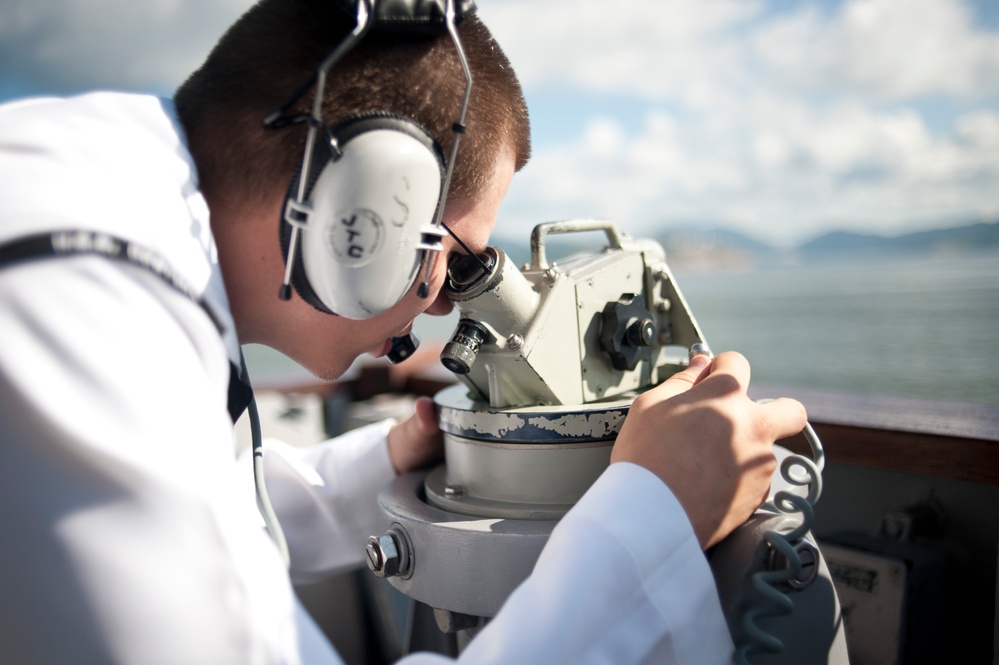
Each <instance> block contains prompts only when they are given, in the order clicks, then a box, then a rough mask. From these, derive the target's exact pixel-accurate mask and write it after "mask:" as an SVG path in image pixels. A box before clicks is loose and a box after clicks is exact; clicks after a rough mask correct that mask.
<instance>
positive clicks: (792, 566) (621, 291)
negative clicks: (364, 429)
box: [367, 219, 845, 662]
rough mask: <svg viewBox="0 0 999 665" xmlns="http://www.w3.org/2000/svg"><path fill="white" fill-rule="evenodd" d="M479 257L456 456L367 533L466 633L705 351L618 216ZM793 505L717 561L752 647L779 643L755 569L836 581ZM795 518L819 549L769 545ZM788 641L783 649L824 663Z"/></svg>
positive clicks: (445, 393) (452, 451)
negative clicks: (592, 235) (519, 253)
mask: <svg viewBox="0 0 999 665" xmlns="http://www.w3.org/2000/svg"><path fill="white" fill-rule="evenodd" d="M584 231H597V232H602V233H603V234H604V235H605V236H606V246H605V247H602V248H600V249H599V250H597V251H592V252H588V253H581V254H576V255H573V256H571V257H568V258H567V259H562V260H560V261H559V262H558V263H556V262H549V260H548V257H547V250H546V240H547V239H548V238H549V237H550V236H552V235H554V234H567V233H579V232H584ZM479 259H480V260H476V259H475V258H474V257H467V256H461V257H455V258H454V259H452V261H451V263H450V264H449V266H448V280H447V283H446V285H445V293H446V294H447V296H448V297H449V298H450V299H451V300H452V301H453V302H454V304H455V306H456V307H457V309H458V310H459V313H460V320H459V323H458V326H457V329H456V330H455V332H454V334H453V335H452V338H451V340H450V341H449V342H448V343H447V344H446V345H445V347H444V350H443V352H442V353H441V361H442V363H443V364H444V366H445V367H447V368H448V369H449V370H451V371H452V372H453V373H454V374H455V375H456V376H457V378H458V379H459V383H457V384H455V385H454V386H452V387H450V388H447V389H444V390H442V391H441V392H440V393H438V394H437V395H436V396H435V398H434V399H435V402H436V404H437V407H438V410H439V414H440V416H439V418H440V427H441V430H442V431H443V433H444V447H445V460H446V461H445V463H444V464H442V465H440V466H438V467H436V468H434V469H432V470H431V471H429V472H418V473H411V474H406V475H404V476H401V477H400V478H398V479H396V481H395V482H394V483H393V484H391V485H390V486H389V487H387V488H386V489H385V490H384V491H383V492H382V493H381V494H380V496H379V505H380V508H381V511H382V515H383V519H384V524H385V531H384V533H383V534H382V535H380V536H372V537H371V538H370V539H369V541H368V544H367V556H368V565H369V567H370V568H371V570H372V571H374V572H375V574H376V575H379V576H382V577H386V578H388V579H389V581H390V583H391V584H392V586H394V587H395V588H396V589H398V590H399V591H401V592H402V593H404V594H405V595H407V596H409V597H410V598H412V599H414V600H416V601H418V602H419V603H423V604H425V605H427V606H429V607H430V608H433V610H434V617H435V619H436V623H437V626H438V627H439V628H440V630H442V631H444V632H445V633H457V637H458V644H459V647H460V646H461V644H462V641H463V640H467V639H469V638H470V637H471V636H472V635H473V634H474V632H475V631H476V630H477V629H478V628H480V627H481V626H482V625H484V624H485V623H486V622H487V621H488V619H489V618H491V617H493V616H495V615H496V613H497V612H498V611H499V609H500V607H501V606H502V604H503V602H504V601H505V600H506V598H507V597H508V596H509V595H510V593H511V592H512V591H513V590H514V588H516V586H517V585H518V584H520V582H522V581H523V580H524V579H526V578H527V576H528V575H529V574H530V572H531V570H532V568H533V567H534V564H535V562H536V561H537V558H538V556H539V554H540V553H541V550H542V548H543V547H544V545H545V543H546V542H547V540H548V537H549V536H550V535H551V533H552V530H553V529H554V527H555V525H556V524H557V523H558V520H559V519H560V518H561V517H562V516H563V515H565V513H566V512H567V511H568V510H569V509H570V508H571V507H572V506H573V505H574V504H575V503H576V501H578V500H579V499H580V497H581V496H582V495H583V493H585V492H586V490H587V489H588V488H589V487H590V485H592V484H593V482H594V481H595V480H596V479H597V477H598V476H599V475H600V474H601V473H602V472H603V471H604V469H606V468H607V466H608V464H609V461H610V451H611V446H612V445H613V442H614V438H615V437H616V436H617V433H618V431H619V430H620V427H621V424H622V423H623V422H624V419H625V416H626V415H627V412H628V409H629V407H630V405H631V403H632V401H633V400H634V398H635V397H636V396H637V395H638V394H639V393H641V392H642V391H643V390H646V389H648V388H650V387H653V386H655V385H658V384H659V383H661V382H662V381H664V380H665V379H667V378H669V377H670V376H672V375H673V374H675V373H676V372H678V371H680V370H682V369H683V368H685V367H686V366H687V365H688V363H689V359H690V357H691V356H692V355H694V354H696V353H699V352H703V353H708V354H710V351H709V350H708V348H707V345H706V343H705V340H704V335H703V334H702V332H701V330H700V327H699V326H698V324H697V321H696V320H695V319H694V317H693V315H692V314H691V312H690V308H689V307H688V306H687V303H686V301H685V300H684V298H683V295H682V294H681V293H680V290H679V288H678V287H677V285H676V281H675V280H674V278H673V275H672V273H671V272H670V270H669V268H668V267H667V265H666V256H665V252H664V250H663V248H662V246H661V245H660V244H659V243H657V242H655V241H653V240H648V239H634V238H631V237H630V236H628V235H627V234H624V233H622V232H621V231H620V230H619V229H618V227H617V226H616V225H615V224H614V223H612V222H608V221H602V220H589V219H577V220H568V221H562V222H553V223H548V224H541V225H539V226H537V227H535V229H534V231H533V233H532V235H531V262H530V264H528V265H524V266H523V267H522V268H521V269H518V268H517V267H516V266H514V265H513V264H512V262H511V261H510V260H509V258H508V257H507V256H506V254H504V252H503V251H502V250H500V249H498V248H496V247H489V248H487V250H486V251H485V252H484V253H483V254H482V255H480V257H479ZM816 445H819V446H820V444H818V443H817V440H816ZM820 471H821V469H819V470H818V471H815V473H819V472H820ZM798 475H799V477H800V476H801V475H802V474H801V473H799V474H798ZM793 484H799V485H800V484H807V483H801V482H797V483H793ZM798 493H799V494H801V492H798ZM814 498H817V497H813V500H814ZM800 500H801V501H805V499H800ZM786 512H789V510H783V509H782V510H778V509H776V508H775V509H774V510H772V511H769V512H765V513H763V514H760V515H759V516H758V518H757V517H754V520H755V522H754V524H753V525H752V528H746V529H743V530H742V532H743V533H745V534H746V535H745V537H743V538H739V539H733V540H738V541H739V542H738V546H737V547H730V548H728V549H730V550H732V552H734V554H730V553H726V552H724V551H723V555H724V556H723V557H722V558H721V560H722V561H724V562H725V563H724V568H725V570H724V571H718V570H716V571H715V577H716V580H718V581H719V593H720V595H721V596H722V599H723V606H725V609H726V612H727V614H728V619H729V625H730V628H732V632H733V637H734V638H735V641H736V646H737V649H738V648H741V650H742V651H744V652H745V653H746V654H752V653H754V652H767V651H769V652H773V651H774V650H775V648H774V647H773V644H770V645H769V646H767V645H762V646H761V639H760V638H759V635H758V633H759V631H756V630H755V629H756V626H755V625H748V627H745V626H744V624H746V615H747V614H749V613H754V612H755V614H754V619H753V620H755V618H756V617H759V616H761V615H766V614H767V613H768V611H767V603H769V602H770V601H768V600H766V599H764V600H759V599H752V598H749V599H748V600H747V599H746V598H745V597H744V596H745V593H743V591H744V590H745V589H748V588H749V587H750V584H749V580H750V577H751V574H753V573H754V572H756V573H758V572H759V571H760V570H764V569H765V570H766V571H767V572H771V573H772V572H773V569H774V568H775V567H776V568H780V569H781V570H782V571H783V572H782V574H783V575H784V576H785V577H788V578H789V579H790V578H792V577H793V578H798V577H801V578H805V577H808V578H809V580H808V582H807V583H803V584H799V585H798V587H799V588H798V589H797V591H796V592H797V593H799V595H800V590H801V589H803V588H806V587H807V586H810V585H811V579H814V578H815V577H816V573H818V576H819V577H821V575H822V574H823V572H824V574H825V580H824V581H828V577H829V576H828V570H827V569H825V564H824V562H823V561H822V560H821V556H820V555H819V554H818V551H817V549H816V548H814V547H813V546H811V543H810V541H809V540H807V539H806V538H804V537H803V534H804V532H806V531H807V525H806V526H805V527H804V528H802V522H803V521H804V520H802V519H798V520H794V519H792V518H789V517H787V516H785V515H783V514H782V513H786ZM796 528H797V530H798V532H797V533H796V534H794V535H795V543H793V544H792V549H794V548H797V549H798V550H801V549H806V550H808V551H807V552H806V553H805V556H804V559H805V561H806V563H805V564H804V565H802V564H801V561H800V560H798V561H795V559H796V558H798V555H797V554H794V553H790V552H789V553H787V554H781V555H780V556H776V555H771V554H769V553H768V550H771V549H774V547H773V546H772V545H770V544H768V543H767V542H765V540H764V538H765V535H766V534H767V533H769V532H771V531H774V530H778V531H782V532H784V533H788V532H791V531H792V530H794V529H796ZM737 533H739V531H737ZM730 539H731V537H730ZM801 543H805V544H804V545H802V544H801ZM785 549H786V548H785ZM789 559H790V560H791V562H790V563H789ZM774 561H777V562H778V563H776V564H775V563H774ZM806 568H807V571H806V572H803V569H806ZM722 584H724V585H725V587H726V588H725V589H723V588H722ZM767 584H768V585H769V586H770V587H774V586H775V585H776V584H777V583H775V582H774V581H773V580H768V581H767ZM785 586H786V587H787V589H792V587H791V586H790V585H789V584H787V585H785ZM826 586H828V587H830V588H831V585H826ZM774 593H775V594H776V595H783V594H784V591H783V590H776V591H775V592H774ZM828 600H829V599H828V597H827V596H826V595H823V596H822V602H827V601H828ZM778 602H780V599H778ZM832 602H833V603H834V604H836V599H835V594H833V596H832ZM761 607H762V608H763V611H762V612H761V611H758V610H760V608H761ZM834 609H835V611H836V612H838V610H839V607H838V604H836V607H835V608H834ZM730 610H731V611H730ZM782 612H783V610H780V609H775V610H774V611H772V612H769V613H770V614H781V613H782ZM752 623H753V622H752V621H750V624H752ZM744 628H745V629H744ZM767 630H768V631H769V632H770V633H772V632H774V629H773V628H772V627H768V628H767ZM747 631H748V633H749V636H748V637H747V635H746V633H747ZM785 632H787V633H788V634H794V632H795V631H793V630H787V631H785ZM840 632H841V631H840ZM769 636H770V635H769V634H768V635H766V637H769ZM840 637H841V636H840ZM740 640H741V642H742V644H740ZM777 644H778V645H780V641H778V642H777ZM827 644H828V641H827ZM790 646H791V651H790V652H789V653H787V654H785V655H786V656H788V660H787V661H786V662H806V660H798V661H795V660H794V659H795V658H801V657H805V658H807V659H808V660H807V662H826V661H825V660H822V661H819V660H814V659H811V652H809V651H808V649H805V650H801V649H800V648H797V647H798V646H799V645H797V644H794V643H792V644H790ZM843 651H844V653H845V645H844V649H843ZM767 662H785V661H780V660H776V661H774V660H768V661H767ZM835 662H845V661H843V660H838V661H835Z"/></svg>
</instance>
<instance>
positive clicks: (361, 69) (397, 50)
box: [175, 0, 530, 202]
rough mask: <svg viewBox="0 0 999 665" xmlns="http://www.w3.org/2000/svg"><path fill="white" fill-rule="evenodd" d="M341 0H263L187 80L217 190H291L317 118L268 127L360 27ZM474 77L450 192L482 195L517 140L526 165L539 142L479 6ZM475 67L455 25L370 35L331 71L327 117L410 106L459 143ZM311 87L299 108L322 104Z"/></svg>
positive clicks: (188, 107) (185, 104) (441, 138)
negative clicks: (309, 124)
mask: <svg viewBox="0 0 999 665" xmlns="http://www.w3.org/2000/svg"><path fill="white" fill-rule="evenodd" d="M354 20H355V19H354V17H352V16H348V15H347V14H346V13H344V12H343V11H342V10H340V9H339V8H338V7H337V4H336V3H335V2H332V1H330V0H262V1H261V2H260V3H258V4H257V5H255V6H254V7H253V8H251V9H250V10H249V11H248V12H247V13H246V14H244V15H243V17H242V18H241V19H240V20H239V21H237V22H236V23H235V24H234V25H233V26H232V27H231V28H230V29H229V31H228V32H227V33H226V34H225V35H224V36H223V37H222V39H221V40H220V41H219V43H218V45H217V46H216V47H215V49H214V50H213V51H212V53H211V54H210V55H209V57H208V59H207V60H206V61H205V63H204V65H203V66H202V67H201V68H200V69H199V70H198V71H196V72H195V73H194V74H193V75H192V76H191V77H190V78H189V79H188V80H187V81H186V82H185V83H184V84H183V85H182V86H181V88H180V89H179V90H178V91H177V94H176V98H175V99H176V103H177V110H178V113H179V115H180V118H181V122H182V124H183V125H184V127H185V129H186V131H187V133H188V138H189V142H190V146H191V151H192V153H193V154H194V157H195V161H196V163H197V166H198V170H199V174H200V177H201V180H202V186H203V188H204V190H205V193H206V195H207V196H208V198H209V200H210V201H211V200H212V199H213V198H219V197H221V198H226V199H229V198H231V197H239V198H241V199H243V200H244V201H253V202H260V201H263V200H267V199H269V198H270V197H272V196H274V194H275V192H278V193H280V194H281V195H283V194H284V191H285V190H286V188H287V186H288V182H289V180H290V179H291V176H292V174H293V173H294V172H295V169H296V168H297V166H298V165H299V163H300V161H301V158H302V151H303V146H304V136H305V127H304V124H299V125H297V126H294V127H290V128H284V129H278V130H268V129H265V128H264V127H263V124H262V122H263V119H264V117H265V116H267V115H268V114H269V113H271V112H272V111H273V110H274V109H276V108H277V107H278V106H280V105H281V104H282V103H284V102H285V101H286V100H287V99H288V98H289V97H290V96H291V94H292V92H293V91H295V90H296V89H298V88H299V87H300V86H302V85H303V83H304V82H305V81H307V80H308V79H309V77H310V76H312V74H313V73H314V72H315V70H316V67H317V65H318V64H319V62H321V61H322V59H323V58H324V57H325V56H326V55H327V54H328V53H329V52H330V50H331V49H332V48H333V47H334V46H336V45H337V44H339V43H340V42H341V41H342V40H343V38H344V37H345V36H346V35H347V34H348V33H349V31H350V30H351V29H352V28H353V27H354ZM459 33H460V35H461V39H462V43H463V45H464V49H465V52H466V55H467V57H468V61H469V66H470V68H471V70H472V74H473V77H474V81H475V83H474V85H473V87H472V96H471V99H470V103H469V109H468V115H467V122H466V124H467V126H468V133H467V134H466V135H465V136H464V137H463V138H462V141H461V148H460V150H459V153H458V156H457V159H456V163H455V165H454V175H453V179H452V182H451V188H450V193H449V199H450V200H452V201H453V200H459V199H464V198H470V197H474V196H475V195H476V194H477V193H479V192H480V191H481V190H482V188H483V187H484V186H485V185H486V182H487V180H488V179H489V177H490V175H491V174H492V171H493V162H494V161H495V159H496V157H497V155H498V154H499V153H500V151H501V150H502V149H504V148H509V149H510V150H511V152H512V154H513V156H514V160H515V164H516V167H517V168H519V167H520V166H522V165H523V164H524V163H525V162H526V161H527V158H528V156H529V153H530V128H529V123H528V118H527V110H526V107H525V104H524V98H523V93H522V91H521V89H520V84H519V83H518V81H517V78H516V76H515V75H514V73H513V70H512V68H511V66H510V63H509V62H508V61H507V59H506V56H505V55H504V54H503V52H502V50H500V48H499V46H498V45H497V44H496V43H495V41H494V40H493V39H492V36H491V35H490V34H489V31H488V30H487V29H486V28H485V26H483V25H482V23H481V22H480V21H478V19H477V18H476V17H475V16H474V15H472V16H470V17H467V18H466V19H465V20H464V21H463V22H462V23H461V25H460V27H459ZM464 86H465V78H464V75H463V73H462V71H461V67H460V64H459V61H458V57H457V53H456V52H455V49H454V46H453V44H452V42H451V40H450V38H449V37H448V36H447V35H446V34H442V35H438V36H433V37H415V36H401V35H397V34H381V33H377V32H372V33H369V35H368V36H367V37H366V38H365V39H364V40H363V41H362V42H361V43H360V44H359V45H358V46H357V47H356V48H355V49H354V50H353V51H351V52H350V53H348V54H347V55H346V56H345V57H344V58H343V60H342V61H341V62H340V63H338V64H337V65H336V67H334V69H333V70H332V71H331V72H330V74H329V79H328V82H327V87H326V94H325V99H324V103H323V120H324V121H325V122H326V124H327V125H335V124H337V123H338V122H340V121H342V120H343V119H345V118H347V117H350V116H352V115H355V114H357V113H361V112H366V111H384V112H389V113H394V114H398V115H402V116H405V117H409V118H411V119H412V120H414V121H415V122H416V123H417V124H419V125H422V126H423V127H424V128H425V129H426V130H427V131H428V132H429V133H430V135H431V136H433V137H434V138H435V139H436V140H437V141H438V142H439V143H440V144H441V146H442V147H443V148H444V154H445V155H446V154H449V149H450V144H451V141H452V136H453V135H452V132H451V125H452V123H453V122H454V121H455V120H456V119H457V113H458V109H459V108H460V105H461V98H462V95H463V94H464ZM311 103H312V96H311V91H310V93H308V94H306V95H305V96H304V97H303V98H302V99H301V100H300V102H299V106H298V108H297V109H294V111H293V112H305V111H306V110H307V109H308V108H310V107H311Z"/></svg>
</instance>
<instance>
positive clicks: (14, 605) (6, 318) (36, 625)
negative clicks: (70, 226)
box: [0, 257, 340, 665]
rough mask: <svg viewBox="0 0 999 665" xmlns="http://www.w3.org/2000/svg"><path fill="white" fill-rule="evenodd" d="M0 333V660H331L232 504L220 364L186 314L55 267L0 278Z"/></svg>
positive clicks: (99, 268) (249, 507)
mask: <svg viewBox="0 0 999 665" xmlns="http://www.w3.org/2000/svg"><path fill="white" fill-rule="evenodd" d="M0 331H2V333H0V334H2V335H3V344H0V443H2V448H3V453H4V454H3V462H2V463H0V524H3V526H4V536H3V544H2V546H0V589H2V590H3V591H2V593H0V645H3V647H2V651H3V653H4V655H5V658H6V657H9V658H10V660H11V662H39V663H59V662H129V663H144V664H158V663H164V664H165V663H188V664H194V663H206V664H207V663H211V664H213V665H215V664H218V663H251V662H252V663H300V662H304V663H309V665H314V664H316V663H337V662H340V661H339V659H338V658H337V656H336V654H335V653H334V652H333V649H332V648H331V646H330V645H329V643H328V642H327V641H326V640H325V638H324V637H323V636H322V634H321V632H320V631H319V630H318V628H317V627H316V626H315V624H314V623H313V622H312V621H311V619H309V617H308V615H307V614H306V613H305V612H304V610H303V609H302V608H301V606H300V605H299V604H298V603H297V601H296V600H295V597H294V593H293V590H292V588H291V585H290V583H289V581H288V576H287V573H286V572H285V570H284V568H283V566H282V564H281V562H280V559H279V557H278V555H277V552H276V550H275V548H274V547H273V545H272V544H271V543H270V542H268V540H267V538H266V535H265V534H263V533H262V532H261V530H260V529H259V528H257V524H256V522H255V521H254V519H253V518H255V515H254V513H255V507H254V505H253V504H252V502H250V503H247V502H243V501H241V500H239V499H242V496H241V495H238V490H237V483H238V478H237V477H236V476H235V471H236V465H235V464H234V463H233V454H234V441H233V436H232V423H231V422H230V421H229V417H228V414H227V412H226V409H225V394H226V385H227V383H228V369H227V367H226V366H227V364H228V357H227V355H226V353H225V350H224V349H223V348H222V343H221V341H220V339H219V335H218V331H217V330H216V329H215V327H214V326H213V324H212V323H211V321H210V320H209V319H208V317H207V316H205V314H204V312H203V311H202V310H201V309H200V308H199V307H198V306H197V305H195V304H194V303H192V302H190V301H189V300H187V299H186V298H184V297H183V296H181V295H179V294H177V293H175V292H174V291H173V290H172V289H170V288H169V287H168V286H166V285H165V284H164V283H163V282H162V281H161V280H159V278H158V277H155V276H152V275H150V274H147V273H145V272H143V271H140V270H138V269H136V268H133V267H131V266H121V265H119V264H115V263H113V262H111V261H108V260H106V259H103V258H96V257H75V258H65V259H57V260H56V259H53V260H51V261H39V262H35V263H31V264H25V265H20V266H17V267H16V268H8V269H5V270H3V271H0ZM54 636H56V637H55V638H54Z"/></svg>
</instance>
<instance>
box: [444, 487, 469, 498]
mask: <svg viewBox="0 0 999 665" xmlns="http://www.w3.org/2000/svg"><path fill="white" fill-rule="evenodd" d="M444 496H446V497H448V498H450V499H460V498H461V497H463V496H465V488H464V487H462V486H461V485H448V486H446V487H445V488H444Z"/></svg>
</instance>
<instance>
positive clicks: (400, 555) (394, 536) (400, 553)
mask: <svg viewBox="0 0 999 665" xmlns="http://www.w3.org/2000/svg"><path fill="white" fill-rule="evenodd" d="M364 553H365V554H366V555H367V559H368V568H370V569H371V572H373V573H374V574H375V575H377V576H378V577H396V576H397V575H403V576H405V575H406V574H407V573H408V572H409V570H410V568H411V566H410V563H411V561H412V557H411V556H410V552H409V547H408V544H407V539H406V538H405V537H404V536H402V535H400V534H399V533H397V532H396V531H395V529H390V530H389V531H388V533H386V534H384V535H381V536H371V537H370V538H368V544H367V546H366V547H365V548H364Z"/></svg>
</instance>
